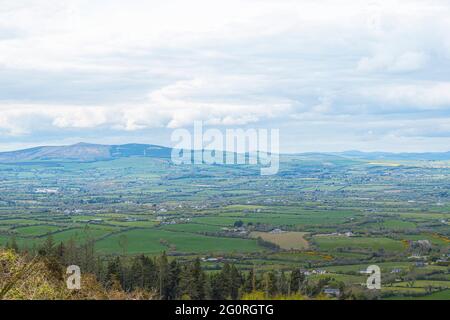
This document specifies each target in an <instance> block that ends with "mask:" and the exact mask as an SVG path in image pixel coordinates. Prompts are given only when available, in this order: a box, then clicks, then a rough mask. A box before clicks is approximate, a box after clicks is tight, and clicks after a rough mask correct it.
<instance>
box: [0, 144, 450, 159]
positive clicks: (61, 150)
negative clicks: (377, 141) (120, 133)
mask: <svg viewBox="0 0 450 320" xmlns="http://www.w3.org/2000/svg"><path fill="white" fill-rule="evenodd" d="M171 151H172V149H171V148H168V147H162V146H157V145H150V144H123V145H101V144H90V143H77V144H74V145H69V146H41V147H35V148H30V149H24V150H17V151H10V152H0V162H3V163H15V162H27V161H46V160H63V161H79V162H87V161H98V160H112V159H117V158H124V157H130V156H144V157H152V158H170V155H171ZM285 156H287V158H289V157H290V156H294V157H299V156H300V157H306V158H308V159H316V158H320V159H321V160H326V159H337V158H339V159H343V158H350V159H364V160H424V161H430V160H450V152H441V153H439V152H434V153H388V152H361V151H345V152H338V153H312V152H310V153H299V154H292V155H285Z"/></svg>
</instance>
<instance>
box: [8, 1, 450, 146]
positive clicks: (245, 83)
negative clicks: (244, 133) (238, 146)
mask: <svg viewBox="0 0 450 320" xmlns="http://www.w3.org/2000/svg"><path fill="white" fill-rule="evenodd" d="M449 30H450V3H449V1H448V0H442V1H440V0H433V1H426V0H421V1H414V0H409V1H406V0H403V1H400V0H397V1H396V0H393V1H392V0H390V1H376V0H375V1H365V0H353V1H349V0H348V1H347V0H330V1H325V0H324V1H321V0H319V1H308V0H304V1H302V0H293V1H290V0H257V1H256V0H240V1H235V0H226V1H225V0H222V1H215V0H204V1H201V0H190V1H185V0H180V1H176V0H164V1H162V0H159V1H149V0H145V1H144V0H142V1H139V0H127V1H123V0H121V1H117V0H40V1H35V0H0V150H12V149H16V148H21V147H28V146H36V145H43V144H44V145H54V144H69V143H76V142H79V141H85V142H96V143H126V142H143V143H155V144H163V145H169V144H170V133H171V131H172V130H173V129H175V128H180V127H186V128H189V127H190V126H191V125H192V122H193V121H194V120H203V121H204V122H205V123H206V124H208V125H210V126H214V127H217V128H223V129H224V128H229V127H243V128H279V129H280V136H281V138H282V141H281V146H282V151H284V152H303V151H339V150H351V149H359V150H365V151H370V150H385V151H448V150H450V143H449V142H450V32H449Z"/></svg>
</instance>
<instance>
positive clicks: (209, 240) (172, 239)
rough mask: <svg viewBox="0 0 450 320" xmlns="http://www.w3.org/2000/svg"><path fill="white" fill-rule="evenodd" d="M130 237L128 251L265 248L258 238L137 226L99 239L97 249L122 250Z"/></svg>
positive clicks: (258, 249) (199, 251) (214, 250)
mask: <svg viewBox="0 0 450 320" xmlns="http://www.w3.org/2000/svg"><path fill="white" fill-rule="evenodd" d="M123 236H126V243H127V244H126V246H125V247H126V250H125V251H126V252H127V253H128V254H138V253H158V252H162V251H176V252H184V253H190V252H196V253H212V252H215V253H226V252H254V251H262V248H261V247H259V246H258V244H257V242H256V240H247V239H238V238H219V237H208V236H202V235H195V234H192V233H186V232H172V231H165V230H158V229H135V230H131V231H126V232H123V233H120V234H115V235H113V236H110V237H108V238H106V239H103V240H101V241H98V242H97V244H96V248H97V249H98V250H99V251H101V252H103V253H117V252H121V251H122V250H123V248H121V246H120V245H119V239H124V238H123Z"/></svg>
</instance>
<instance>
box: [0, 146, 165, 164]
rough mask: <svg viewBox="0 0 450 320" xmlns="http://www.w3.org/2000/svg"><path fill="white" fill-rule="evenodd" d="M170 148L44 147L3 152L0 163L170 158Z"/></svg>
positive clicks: (0, 155) (0, 154)
mask: <svg viewBox="0 0 450 320" xmlns="http://www.w3.org/2000/svg"><path fill="white" fill-rule="evenodd" d="M170 152H171V149H170V148H165V147H160V146H155V145H147V144H124V145H100V144H89V143H78V144H74V145H70V146H50V147H48V146H43V147H36V148H31V149H25V150H18V151H11V152H1V153H0V162H9V163H11V162H25V161H35V160H41V161H43V160H66V161H82V162H84V161H96V160H111V159H115V158H122V157H129V156H146V157H158V158H167V157H170Z"/></svg>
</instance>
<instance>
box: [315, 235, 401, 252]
mask: <svg viewBox="0 0 450 320" xmlns="http://www.w3.org/2000/svg"><path fill="white" fill-rule="evenodd" d="M314 241H315V242H316V243H317V245H318V247H319V248H320V249H321V250H330V251H333V250H337V249H338V248H349V249H370V250H373V251H378V250H381V249H382V250H385V251H390V252H398V251H404V249H405V247H404V245H403V244H402V242H401V241H397V240H392V239H389V238H369V237H345V236H320V237H314Z"/></svg>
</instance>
